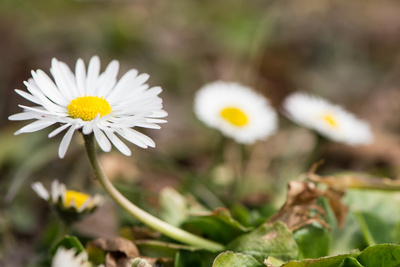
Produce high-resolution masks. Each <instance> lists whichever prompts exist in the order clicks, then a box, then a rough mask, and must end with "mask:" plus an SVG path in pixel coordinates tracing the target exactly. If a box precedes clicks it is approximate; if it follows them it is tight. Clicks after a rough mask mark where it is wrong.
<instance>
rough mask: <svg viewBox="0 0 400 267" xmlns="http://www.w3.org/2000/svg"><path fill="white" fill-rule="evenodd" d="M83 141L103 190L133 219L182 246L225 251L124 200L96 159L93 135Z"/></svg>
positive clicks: (85, 137)
mask: <svg viewBox="0 0 400 267" xmlns="http://www.w3.org/2000/svg"><path fill="white" fill-rule="evenodd" d="M83 137H84V140H85V147H86V152H87V155H88V157H89V161H90V164H91V165H92V168H93V171H94V174H95V175H96V177H97V179H98V180H99V182H100V184H101V185H102V186H103V188H104V190H105V191H106V192H107V193H108V194H109V195H110V196H111V198H112V199H113V200H114V201H115V202H116V203H117V204H118V205H119V206H121V207H122V208H123V209H124V210H125V211H127V212H128V213H129V214H131V215H132V216H133V217H135V218H136V219H138V220H139V221H141V222H142V223H144V224H146V225H147V226H149V227H151V228H153V229H154V230H156V231H159V232H160V233H162V234H164V235H166V236H168V237H170V238H172V239H174V240H176V241H179V242H182V243H184V244H188V245H192V246H195V247H199V248H202V249H206V250H209V251H215V252H217V251H223V250H225V247H224V245H222V244H219V243H217V242H214V241H211V240H208V239H205V238H202V237H199V236H197V235H194V234H192V233H189V232H186V231H184V230H182V229H180V228H178V227H175V226H173V225H170V224H168V223H166V222H164V221H162V220H160V219H158V218H156V217H154V216H153V215H151V214H149V213H147V212H146V211H144V210H142V209H141V208H139V207H138V206H136V205H135V204H133V203H132V202H130V201H129V200H128V199H126V198H125V197H124V196H123V195H122V194H121V193H120V192H119V191H118V190H117V189H116V188H115V187H114V186H113V184H112V183H111V182H110V180H109V179H108V178H107V176H106V174H105V173H104V171H103V169H102V168H101V166H100V162H99V160H98V158H97V155H96V151H95V143H94V136H93V134H89V135H83Z"/></svg>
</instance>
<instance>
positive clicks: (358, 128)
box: [283, 93, 374, 145]
mask: <svg viewBox="0 0 400 267" xmlns="http://www.w3.org/2000/svg"><path fill="white" fill-rule="evenodd" d="M283 108H284V114H285V115H286V116H287V117H288V118H289V119H291V120H293V121H294V122H296V123H298V124H300V125H302V126H304V127H307V128H310V129H313V130H315V131H317V132H318V133H320V134H321V135H322V136H324V137H326V138H328V139H331V140H333V141H336V142H340V143H345V144H348V145H368V144H371V143H372V142H373V140H374V136H373V134H372V132H371V129H370V126H369V124H368V123H367V122H365V121H362V120H360V119H358V118H356V117H355V116H354V115H353V114H351V113H349V112H347V111H346V110H344V109H343V108H342V107H340V106H338V105H334V104H331V103H329V102H328V101H326V100H325V99H322V98H320V97H317V96H313V95H309V94H307V93H294V94H291V95H289V96H288V97H287V98H286V99H285V100H284V102H283Z"/></svg>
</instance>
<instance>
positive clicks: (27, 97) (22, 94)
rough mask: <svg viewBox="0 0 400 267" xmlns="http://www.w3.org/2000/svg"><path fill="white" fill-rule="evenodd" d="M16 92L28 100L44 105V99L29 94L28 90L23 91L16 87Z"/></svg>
mask: <svg viewBox="0 0 400 267" xmlns="http://www.w3.org/2000/svg"><path fill="white" fill-rule="evenodd" d="M15 92H17V94H19V95H20V96H22V97H23V98H25V99H27V100H29V101H31V102H33V103H35V104H38V105H42V101H40V99H39V98H37V97H36V96H34V95H31V94H28V93H27V92H24V91H21V90H18V89H15Z"/></svg>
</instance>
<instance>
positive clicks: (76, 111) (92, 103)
mask: <svg viewBox="0 0 400 267" xmlns="http://www.w3.org/2000/svg"><path fill="white" fill-rule="evenodd" d="M67 108H68V114H69V115H70V116H71V117H72V118H74V119H78V118H80V119H82V120H84V121H91V120H93V119H94V118H96V116H97V114H100V117H103V116H104V115H107V114H110V113H111V111H112V109H111V107H110V104H108V102H107V100H106V99H104V98H103V97H98V96H86V95H85V96H82V97H77V98H75V99H73V100H72V101H71V103H69V105H68V107H67Z"/></svg>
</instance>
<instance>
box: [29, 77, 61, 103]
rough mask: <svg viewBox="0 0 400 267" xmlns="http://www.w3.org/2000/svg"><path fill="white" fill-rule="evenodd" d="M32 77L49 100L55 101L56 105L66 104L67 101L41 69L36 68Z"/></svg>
mask: <svg viewBox="0 0 400 267" xmlns="http://www.w3.org/2000/svg"><path fill="white" fill-rule="evenodd" d="M32 77H33V79H34V80H35V82H36V84H37V85H38V87H39V88H40V90H41V91H42V92H43V94H44V95H45V96H46V97H47V98H50V100H51V101H53V102H55V103H57V104H58V105H63V106H66V105H68V101H67V100H66V99H65V98H64V96H63V95H62V94H60V90H59V89H58V88H57V86H56V85H55V84H54V82H53V81H52V80H51V79H50V78H49V76H47V74H46V73H44V72H43V71H42V70H37V71H36V73H35V72H32Z"/></svg>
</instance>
